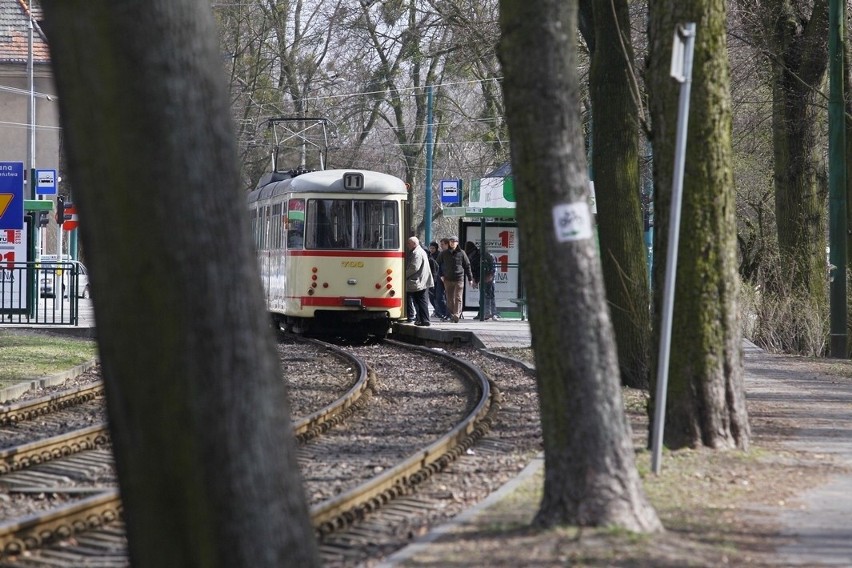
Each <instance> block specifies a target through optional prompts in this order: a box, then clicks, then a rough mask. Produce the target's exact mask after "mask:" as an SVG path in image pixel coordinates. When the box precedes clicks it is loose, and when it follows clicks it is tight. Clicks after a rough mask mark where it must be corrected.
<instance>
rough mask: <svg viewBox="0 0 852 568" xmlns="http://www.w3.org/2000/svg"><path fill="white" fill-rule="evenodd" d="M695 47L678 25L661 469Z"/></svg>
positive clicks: (656, 466) (656, 451) (661, 362)
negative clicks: (675, 134) (676, 105)
mask: <svg viewBox="0 0 852 568" xmlns="http://www.w3.org/2000/svg"><path fill="white" fill-rule="evenodd" d="M694 47H695V24H694V23H688V24H683V25H678V26H677V29H676V30H675V36H674V46H673V47H672V67H671V76H672V77H674V79H675V80H676V81H677V82H679V83H680V84H681V85H680V101H679V103H678V119H677V139H676V141H675V163H674V175H673V177H672V203H671V209H672V210H671V216H670V220H669V244H668V251H667V253H666V279H665V283H664V288H663V317H662V321H661V326H660V351H659V357H658V360H657V396H656V398H655V399H654V428H653V436H652V443H651V450H652V455H651V469H652V470H653V471H654V473H655V474H659V473H660V456H661V455H662V451H663V431H664V429H665V421H666V388H667V387H668V374H669V351H670V348H671V338H672V311H673V306H674V292H675V289H674V285H675V274H676V271H677V246H678V234H679V232H680V204H681V196H682V195H683V170H684V159H685V155H686V131H687V129H686V127H687V124H688V122H689V92H690V89H691V87H692V52H693V49H694Z"/></svg>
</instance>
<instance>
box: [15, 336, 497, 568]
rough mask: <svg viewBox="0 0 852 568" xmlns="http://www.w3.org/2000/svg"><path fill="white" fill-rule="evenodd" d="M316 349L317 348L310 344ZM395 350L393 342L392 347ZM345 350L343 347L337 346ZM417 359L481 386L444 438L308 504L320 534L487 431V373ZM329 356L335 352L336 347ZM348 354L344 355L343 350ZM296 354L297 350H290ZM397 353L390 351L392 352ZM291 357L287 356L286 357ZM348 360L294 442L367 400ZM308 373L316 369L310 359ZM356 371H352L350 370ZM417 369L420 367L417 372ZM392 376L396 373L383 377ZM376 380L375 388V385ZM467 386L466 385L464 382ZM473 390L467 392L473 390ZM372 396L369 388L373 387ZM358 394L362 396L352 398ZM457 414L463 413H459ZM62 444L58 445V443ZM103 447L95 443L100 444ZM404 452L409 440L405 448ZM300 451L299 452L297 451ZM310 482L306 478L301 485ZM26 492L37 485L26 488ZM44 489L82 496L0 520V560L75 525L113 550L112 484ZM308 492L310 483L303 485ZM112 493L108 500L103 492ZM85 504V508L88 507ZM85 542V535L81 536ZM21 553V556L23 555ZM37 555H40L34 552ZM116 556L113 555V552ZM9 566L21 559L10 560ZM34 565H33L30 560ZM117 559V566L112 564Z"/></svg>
mask: <svg viewBox="0 0 852 568" xmlns="http://www.w3.org/2000/svg"><path fill="white" fill-rule="evenodd" d="M317 348H319V347H317ZM397 348H398V349H399V347H397ZM322 349H326V350H330V351H333V350H335V349H338V348H329V347H322ZM403 349H405V350H409V351H410V350H412V349H413V348H412V347H411V346H408V345H406V346H405V347H404V348H403ZM343 351H345V350H343ZM420 353H421V355H422V357H424V358H426V359H429V360H431V361H432V364H433V365H434V364H435V361H437V360H438V359H435V358H434V357H439V358H445V360H446V361H452V362H451V363H447V364H448V365H450V366H452V367H454V368H456V369H457V372H459V373H460V375H464V374H466V376H467V378H465V379H464V380H465V381H470V382H471V384H474V383H475V384H478V385H479V386H478V387H476V389H478V390H479V391H480V394H479V395H478V398H477V401H476V403H472V402H471V400H468V399H469V398H471V395H469V394H468V395H465V397H463V398H465V404H464V407H465V408H464V413H463V414H464V416H463V418H462V419H460V420H459V421H458V422H457V424H456V425H455V426H454V427H452V428H450V429H448V431H446V432H445V435H444V436H443V437H440V438H439V439H435V440H432V442H431V443H429V444H426V445H424V446H423V447H422V449H419V450H417V451H415V452H410V451H409V453H408V455H407V456H406V457H405V458H403V459H400V458H399V457H398V456H397V457H395V458H394V459H395V460H396V461H395V462H394V464H395V465H392V466H378V467H377V469H379V470H381V473H380V474H379V475H373V476H371V477H370V479H369V480H368V481H367V482H364V483H361V484H360V486H358V487H350V488H348V489H345V490H337V492H336V494H335V495H333V496H332V497H329V498H325V499H322V500H320V501H319V502H317V503H314V504H313V505H312V508H311V516H312V522H313V523H314V526H315V527H316V529H317V531H318V535H320V538H321V539H322V538H323V537H325V536H327V535H330V534H332V533H334V532H335V531H339V530H340V529H342V528H344V527H347V526H350V525H351V524H352V523H353V522H355V521H358V520H360V519H363V518H365V517H366V516H367V515H368V514H369V513H370V512H372V511H375V510H376V509H378V508H379V507H381V506H382V505H385V504H386V503H389V502H391V501H393V500H394V499H397V498H399V497H400V496H403V495H407V494H410V493H411V492H412V491H413V490H414V489H415V488H416V486H417V485H418V484H419V483H422V482H423V481H424V480H426V479H428V478H429V477H431V476H432V475H434V474H435V473H436V472H438V471H440V470H442V469H443V468H444V467H446V466H447V464H449V463H451V462H452V461H454V460H455V459H456V458H457V457H458V456H459V455H462V454H464V453H465V451H466V450H467V449H468V448H469V447H470V446H471V445H472V444H474V443H475V441H476V440H477V439H479V438H480V437H481V436H482V435H483V433H484V432H485V431H486V430H487V424H488V422H489V421H490V417H489V412H493V408H491V405H490V401H491V399H492V397H491V394H492V388H491V385H490V383H489V380H488V378H487V377H486V376H485V375H484V374H482V373H481V371H477V370H473V371H472V370H471V366H469V365H467V364H466V363H465V362H464V361H461V360H455V361H453V359H454V358H452V357H446V356H445V355H436V354H435V353H430V350H428V349H423V350H422V351H421V352H420ZM334 356H335V357H339V356H341V355H340V354H339V353H338V354H335V355H334ZM350 356H351V355H350ZM296 357H297V358H298V357H299V356H296ZM394 357H396V358H397V359H398V356H391V358H394ZM311 359H312V357H302V360H303V362H305V363H307V364H308V365H309V366H311V365H312V361H311ZM291 363H292V362H291ZM348 364H349V366H351V367H352V370H351V372H350V375H351V377H350V378H349V381H350V383H349V384H348V390H346V396H344V397H340V399H338V400H337V401H332V402H330V403H328V404H326V405H324V406H323V407H322V408H319V409H317V410H314V411H313V412H310V413H309V414H308V415H307V416H304V417H303V418H301V419H300V420H299V421H297V423H295V424H294V429H295V431H296V433H297V435H298V436H299V439H300V442H301V444H308V445H310V443H311V442H310V440H312V439H314V438H316V437H317V436H320V435H322V434H324V433H325V432H328V431H329V429H331V428H332V426H333V425H335V424H337V423H340V422H341V421H342V420H343V417H345V416H348V415H352V414H353V413H355V412H356V410H357V408H358V407H359V405H363V400H364V399H366V398H367V396H365V395H370V394H371V392H372V391H373V390H374V389H375V388H376V381H377V380H379V381H381V380H384V379H377V378H376V376H375V374H373V373H371V372H370V366H368V365H366V364H364V363H357V364H356V363H354V361H353V360H351V359H350V363H348ZM313 367H314V371H315V372H316V367H315V365H313ZM356 369H357V370H356ZM418 375H422V373H419V372H418ZM388 380H390V381H394V380H396V379H388ZM381 388H382V387H381V386H380V387H379V390H381ZM471 388H473V387H471ZM476 389H474V390H476ZM373 396H375V393H373ZM359 399H361V402H360V403H359V402H358V401H359ZM459 414H462V412H461V411H459ZM88 435H89V436H92V435H94V436H96V437H97V436H101V433H97V432H96V431H95V428H94V427H93V429H92V431H91V432H89V433H88ZM57 442H58V444H59V447H60V448H62V447H67V446H68V445H69V444H70V445H74V444H78V445H85V444H86V443H89V442H80V443H78V442H70V441H65V442H59V441H57ZM63 443H64V446H63ZM99 443H101V445H102V442H99ZM408 448H409V450H410V448H411V446H408ZM30 451H31V453H32V455H35V456H49V457H52V458H55V457H56V456H59V455H62V454H63V453H65V454H67V453H68V452H67V450H64V449H51V450H44V449H41V450H40V449H36V448H35V447H33V448H31V450H30ZM300 451H301V450H300ZM44 459H45V458H44V457H36V458H35V462H33V463H36V462H41V461H44ZM2 480H3V478H2V477H0V486H2V483H3V481H2ZM308 486H310V484H308ZM31 489H33V490H35V489H38V488H37V487H33V488H31ZM41 490H43V491H44V492H51V491H54V490H55V492H56V493H60V494H62V495H63V497H68V496H69V495H70V496H73V497H78V498H79V497H81V496H83V498H82V499H80V500H79V501H77V502H76V503H69V504H64V505H63V506H62V507H61V510H62V511H64V512H62V513H61V517H59V516H58V515H60V513H59V512H53V511H52V512H51V513H50V515H46V518H47V517H50V516H52V515H57V517H56V518H49V520H47V521H46V522H47V524H46V525H44V526H41V525H38V523H37V521H36V518H35V516H31V518H29V519H26V520H20V519H19V520H17V521H16V522H15V523H11V524H10V523H7V524H4V525H2V526H0V558H3V555H4V554H5V555H6V556H12V557H16V556H17V555H20V554H21V553H22V552H24V551H30V550H33V549H38V548H40V547H43V546H45V545H46V544H49V543H50V542H53V541H56V540H58V539H62V538H67V537H68V536H72V535H76V536H77V538H78V539H80V538H82V536H81V535H80V534H79V533H80V531H85V535H87V536H86V539H89V540H91V539H92V538H94V539H95V540H96V541H98V542H100V541H101V540H103V541H104V542H108V543H110V544H109V546H107V545H104V546H105V554H107V555H111V556H115V555H116V554H117V553H116V546H117V547H119V548H120V546H121V542H120V540H121V539H118V540H119V542H118V543H116V542H114V541H115V539H116V534H120V530H118V529H116V526H117V525H120V524H121V523H120V520H119V521H118V522H117V523H115V522H112V521H114V520H116V519H120V516H121V504H120V498H119V497H118V495H117V490H116V489H114V488H101V491H100V492H99V493H97V494H95V495H89V494H88V493H89V492H88V491H87V490H85V489H82V488H81V489H73V488H66V489H61V488H51V487H42V488H41ZM309 493H310V489H309ZM110 495H111V496H112V497H110V498H108V496H110ZM87 507H92V509H91V510H87ZM108 522H109V523H112V524H111V525H109V526H103V525H104V524H105V523H108ZM93 527H102V528H100V529H98V530H97V531H94V532H93V531H92V530H91V529H92V528H93ZM99 531H103V533H104V534H103V535H102V536H98V534H100V533H99ZM84 540H85V539H84ZM73 549H74V548H73V546H70V547H64V548H63V549H62V554H63V555H65V556H67V555H69V554H73ZM29 554H31V553H30V552H27V553H26V555H25V556H29ZM35 554H36V556H37V555H38V554H40V552H39V551H36V552H35ZM118 556H120V555H118ZM22 558H24V556H17V559H22ZM14 565H15V566H22V565H27V564H20V563H16V564H14ZM36 565H37V564H36ZM117 565H121V563H120V562H119V563H118V564H117Z"/></svg>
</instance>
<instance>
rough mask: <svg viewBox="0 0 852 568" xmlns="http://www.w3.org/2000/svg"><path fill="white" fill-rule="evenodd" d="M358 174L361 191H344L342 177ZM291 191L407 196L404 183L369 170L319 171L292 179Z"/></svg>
mask: <svg viewBox="0 0 852 568" xmlns="http://www.w3.org/2000/svg"><path fill="white" fill-rule="evenodd" d="M353 172H354V173H360V174H362V175H363V176H364V188H363V189H349V190H347V189H344V187H343V175H344V174H347V173H353ZM291 189H292V190H293V191H298V192H316V193H351V194H353V195H354V194H359V193H386V194H387V193H390V194H407V193H408V189H407V188H406V187H405V182H403V181H402V180H401V179H399V178H398V177H396V176H392V175H389V174H384V173H381V172H374V171H370V170H342V169H341V170H321V171H316V172H310V173H306V174H302V175H300V176H298V177H295V178H293V180H292V182H291Z"/></svg>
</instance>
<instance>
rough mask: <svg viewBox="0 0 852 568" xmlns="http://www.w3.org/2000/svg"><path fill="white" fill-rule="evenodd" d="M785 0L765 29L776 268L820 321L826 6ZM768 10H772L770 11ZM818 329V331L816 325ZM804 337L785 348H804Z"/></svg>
mask: <svg viewBox="0 0 852 568" xmlns="http://www.w3.org/2000/svg"><path fill="white" fill-rule="evenodd" d="M793 4H794V2H792V1H790V0H767V1H765V2H763V7H762V9H763V10H765V11H766V14H767V16H768V17H767V19H766V20H765V26H766V29H765V30H764V34H765V36H766V37H768V38H769V39H768V42H769V49H770V51H771V53H772V54H773V57H772V143H773V148H774V171H775V178H774V179H775V217H776V223H777V229H778V247H779V250H780V253H781V262H782V264H783V266H782V274H785V275H789V277H790V283H791V286H792V288H791V290H792V294H793V296H794V297H797V298H801V299H802V300H804V302H805V303H806V304H805V305H804V306H802V310H803V311H806V312H809V313H812V314H819V315H821V316H822V317H820V318H818V320H819V321H825V319H826V315H827V306H828V299H827V295H828V283H827V277H826V261H825V245H826V240H825V234H826V211H827V197H828V194H827V183H826V179H825V169H824V165H823V157H822V151H823V150H822V146H821V144H820V143H819V138H820V130H821V128H822V126H821V123H820V121H821V118H820V117H821V116H822V115H823V113H824V107H825V105H824V103H823V102H822V95H821V94H820V88H821V87H822V84H823V81H824V79H825V71H826V64H827V55H826V54H827V49H828V5H827V3H826V0H816V1H815V2H814V3H813V4H814V5H813V9H812V12H811V17H810V19H807V20H802V19H801V11H802V10H801V9H796V7H795V6H794V5H793ZM770 15H771V16H770ZM819 331H821V330H819ZM806 343H807V341H806V339H805V338H804V337H803V338H800V339H799V340H798V344H797V345H790V346H788V347H789V348H790V349H792V350H795V351H809V350H810V349H809V348H808V346H807V345H806Z"/></svg>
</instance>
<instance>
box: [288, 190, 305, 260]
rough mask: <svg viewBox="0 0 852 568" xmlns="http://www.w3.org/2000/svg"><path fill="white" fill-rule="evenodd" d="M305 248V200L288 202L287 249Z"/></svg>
mask: <svg viewBox="0 0 852 568" xmlns="http://www.w3.org/2000/svg"><path fill="white" fill-rule="evenodd" d="M304 247H305V200H304V199H291V200H290V201H288V202H287V248H291V249H301V248H304Z"/></svg>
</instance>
